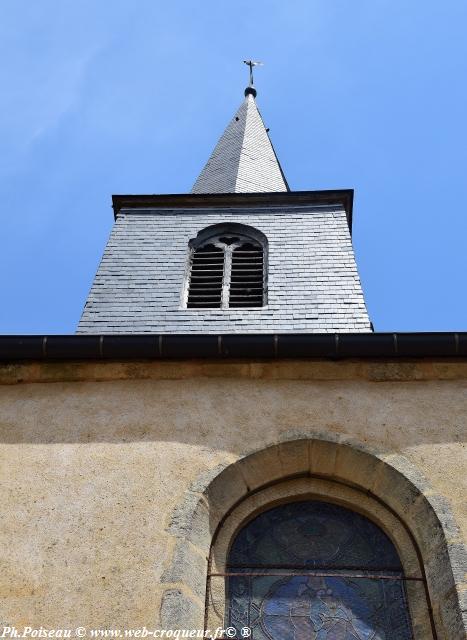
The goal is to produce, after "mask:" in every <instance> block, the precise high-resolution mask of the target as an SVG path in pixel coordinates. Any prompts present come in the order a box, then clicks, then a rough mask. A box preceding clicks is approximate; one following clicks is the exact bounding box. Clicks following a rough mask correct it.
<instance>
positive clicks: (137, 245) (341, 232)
mask: <svg viewBox="0 0 467 640" xmlns="http://www.w3.org/2000/svg"><path fill="white" fill-rule="evenodd" d="M245 62H246V63H247V64H248V65H249V67H250V83H249V85H248V87H247V88H246V89H245V92H244V93H245V97H244V100H243V101H242V103H241V105H240V107H239V108H238V110H237V111H236V113H235V115H234V117H233V118H232V120H231V121H230V123H229V124H228V125H227V128H226V129H225V131H224V133H223V134H222V135H221V137H220V138H219V141H218V143H217V145H216V146H215V148H214V150H213V152H212V154H211V156H210V158H209V160H208V161H207V163H206V165H205V166H204V168H203V169H202V171H201V173H200V175H199V177H198V178H197V180H196V181H195V184H194V185H193V188H192V190H191V193H187V194H168V195H163V194H161V195H117V196H113V208H114V214H115V224H114V227H113V229H112V232H111V234H110V238H109V241H108V243H107V246H106V249H105V252H104V255H103V258H102V261H101V263H100V265H99V268H98V271H97V274H96V277H95V279H94V283H93V285H92V288H91V291H90V293H89V296H88V299H87V301H86V304H85V308H84V311H83V314H82V317H81V320H80V323H79V326H78V333H81V334H83V333H84V334H96V333H97V334H114V333H118V334H120V333H155V334H176V333H180V334H192V333H208V334H212V333H214V334H229V333H255V334H257V333H329V332H351V333H354V332H369V331H371V324H370V321H369V318H368V314H367V311H366V307H365V302H364V299H363V293H362V289H361V285H360V279H359V276H358V272H357V267H356V263H355V257H354V253H353V249H352V243H351V229H352V202H353V191H352V190H349V189H339V190H330V191H292V190H290V188H289V185H288V183H287V180H286V178H285V175H284V172H283V170H282V168H281V165H280V163H279V160H278V158H277V155H276V153H275V151H274V148H273V145H272V143H271V140H270V138H269V134H268V130H267V129H266V128H265V126H264V123H263V120H262V117H261V115H260V112H259V110H258V107H257V104H256V95H257V92H256V89H255V87H254V86H253V67H254V66H256V65H257V64H259V63H256V62H253V61H251V60H250V61H245Z"/></svg>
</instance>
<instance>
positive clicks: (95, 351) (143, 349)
mask: <svg viewBox="0 0 467 640" xmlns="http://www.w3.org/2000/svg"><path fill="white" fill-rule="evenodd" d="M173 358H176V359H179V360H190V359H235V358H241V359H245V358H246V359H258V358H260V359H266V360H270V359H302V358H308V359H313V358H318V359H330V360H339V359H345V358H353V359H355V358H357V359H360V358H362V359H375V358H384V359H404V358H417V359H418V358H467V332H463V333H447V332H446V333H308V334H303V333H301V334H290V333H289V334H222V335H209V334H194V335H192V334H171V335H170V334H164V335H159V334H121V335H64V336H0V361H4V362H5V361H8V362H15V361H18V360H141V359H143V360H144V359H147V360H166V359H173Z"/></svg>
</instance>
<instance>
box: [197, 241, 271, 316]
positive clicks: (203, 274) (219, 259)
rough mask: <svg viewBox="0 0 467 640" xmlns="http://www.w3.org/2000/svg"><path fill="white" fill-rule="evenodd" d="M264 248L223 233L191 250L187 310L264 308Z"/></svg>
mask: <svg viewBox="0 0 467 640" xmlns="http://www.w3.org/2000/svg"><path fill="white" fill-rule="evenodd" d="M264 304H265V270H264V249H263V245H262V244H261V243H260V242H259V241H257V240H255V239H253V238H249V237H247V236H243V235H237V234H232V235H230V234H223V235H221V236H216V237H211V238H209V240H207V241H206V242H204V243H203V244H201V245H200V246H197V247H196V248H193V249H192V255H191V266H190V275H189V283H188V298H187V308H188V309H228V308H231V309H232V308H249V307H262V306H263V305H264Z"/></svg>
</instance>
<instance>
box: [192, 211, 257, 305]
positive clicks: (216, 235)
mask: <svg viewBox="0 0 467 640" xmlns="http://www.w3.org/2000/svg"><path fill="white" fill-rule="evenodd" d="M224 235H236V236H239V237H240V239H241V240H242V242H244V241H248V240H250V241H251V240H253V241H255V242H257V243H259V244H260V245H261V247H262V249H263V305H262V307H252V308H253V309H260V308H262V309H265V308H267V304H268V254H269V243H268V239H267V237H266V236H265V235H264V233H262V232H261V231H259V230H258V229H255V228H254V227H250V226H249V225H245V224H240V223H238V222H231V223H229V222H227V223H225V222H223V223H220V224H214V225H210V226H208V227H205V228H204V229H202V230H201V231H200V232H199V233H198V234H197V236H196V238H192V239H191V240H190V241H189V242H188V256H187V263H186V268H185V276H184V280H183V287H182V296H181V302H180V309H187V302H188V294H189V289H190V275H191V265H192V260H193V254H194V252H195V251H196V249H198V248H200V247H202V246H203V245H204V244H207V243H209V242H213V243H214V244H216V245H217V246H219V247H221V246H222V247H223V248H224V243H221V242H219V239H220V237H221V236H224ZM236 247H237V245H236V244H233V245H230V246H225V257H224V260H225V265H224V282H223V286H222V304H221V306H220V307H214V308H215V310H216V311H223V310H228V311H232V308H231V307H229V304H228V299H229V285H230V281H229V282H228V283H227V284H226V282H225V274H226V272H228V276H229V279H230V268H231V262H232V251H233V249H234V248H236ZM241 309H243V310H248V307H242V308H241ZM189 310H190V311H195V312H196V311H202V312H203V311H206V309H205V308H200V309H196V308H193V307H191V308H190V309H189Z"/></svg>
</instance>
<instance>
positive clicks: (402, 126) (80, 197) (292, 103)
mask: <svg viewBox="0 0 467 640" xmlns="http://www.w3.org/2000/svg"><path fill="white" fill-rule="evenodd" d="M466 25H467V3H466V2H465V0H444V1H443V2H434V1H432V0H424V1H423V2H422V1H421V0H418V1H412V2H407V0H353V1H352V0H287V1H285V0H281V1H274V0H268V1H265V0H255V2H251V1H243V0H237V1H236V2H235V3H232V2H224V1H220V0H216V1H211V0H202V1H198V2H195V1H187V0H178V1H177V0H173V1H172V2H171V3H168V2H163V1H162V0H138V1H137V2H135V1H134V0H112V1H110V0H101V1H99V2H96V1H95V0H79V2H77V1H76V0H41V1H40V2H34V0H2V2H1V3H0V60H1V63H0V82H1V86H2V94H3V99H2V100H1V102H0V198H1V203H2V216H1V220H2V251H1V254H0V261H1V264H0V267H1V274H2V278H1V286H0V293H1V298H0V300H1V301H0V333H72V332H74V331H75V329H76V324H77V321H78V319H79V316H80V313H81V310H82V307H83V304H84V301H85V298H86V295H87V293H88V290H89V287H90V285H91V282H92V279H93V277H94V274H95V271H96V268H97V265H98V262H99V260H100V257H101V254H102V251H103V249H104V246H105V242H106V240H107V237H108V234H109V232H110V229H111V225H112V222H113V217H112V210H111V194H113V193H175V192H187V191H189V190H190V188H191V186H192V184H193V182H194V180H195V178H196V176H197V174H198V172H199V171H200V170H201V168H202V166H203V164H204V162H205V161H206V160H207V158H208V156H209V154H210V152H211V150H212V147H213V146H214V144H215V142H216V140H217V138H218V137H219V136H220V134H221V133H222V131H223V129H224V127H225V126H226V124H227V122H228V121H229V119H230V118H231V117H232V115H233V113H234V112H235V110H236V109H237V108H238V106H239V104H240V102H241V100H242V98H243V88H244V86H245V84H246V80H247V69H246V67H245V66H244V65H243V64H242V62H241V61H242V60H243V59H244V58H245V57H253V58H256V59H260V60H263V61H264V62H265V66H264V67H262V68H261V69H260V70H258V72H257V75H256V85H257V88H258V99H257V102H258V105H259V107H260V110H261V112H262V115H263V118H264V120H265V122H266V125H267V126H269V127H270V129H271V132H270V133H271V137H272V140H273V143H274V146H275V148H276V151H277V153H278V156H279V158H280V160H281V163H282V166H283V169H284V171H285V173H286V176H287V179H288V181H289V184H290V186H291V188H292V189H293V190H308V189H310V190H312V189H339V188H354V189H355V202H354V246H355V251H356V255H357V261H358V266H359V271H360V275H361V279H362V283H363V288H364V292H365V297H366V301H367V306H368V309H369V312H370V316H371V318H372V320H373V322H374V325H375V329H376V330H377V331H388V330H389V331H430V330H433V331H449V330H467V296H466V282H465V280H466V273H467V251H466V239H467V212H466V209H467V184H466V167H467V132H466V130H467V127H466V117H467V82H466V78H467V68H466V67H467V38H466V37H465V31H466Z"/></svg>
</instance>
